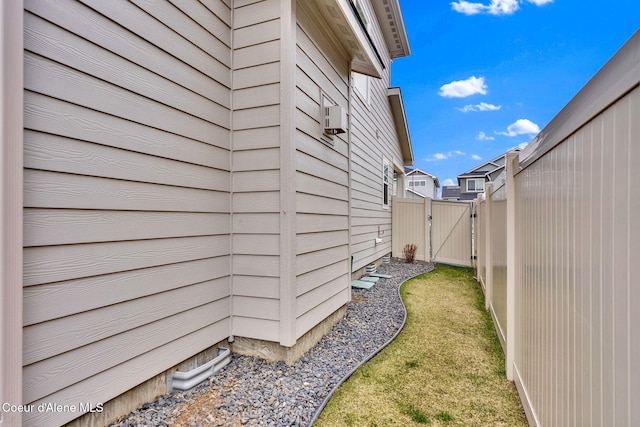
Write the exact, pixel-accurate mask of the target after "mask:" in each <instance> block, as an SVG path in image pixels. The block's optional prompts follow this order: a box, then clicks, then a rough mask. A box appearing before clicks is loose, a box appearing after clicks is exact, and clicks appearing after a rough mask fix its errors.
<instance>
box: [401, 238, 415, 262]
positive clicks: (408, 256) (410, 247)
mask: <svg viewBox="0 0 640 427" xmlns="http://www.w3.org/2000/svg"><path fill="white" fill-rule="evenodd" d="M417 250H418V247H417V246H416V245H414V244H413V243H411V244H406V245H404V249H403V250H402V256H403V257H404V260H405V261H406V262H407V263H409V264H413V261H415V259H416V251H417Z"/></svg>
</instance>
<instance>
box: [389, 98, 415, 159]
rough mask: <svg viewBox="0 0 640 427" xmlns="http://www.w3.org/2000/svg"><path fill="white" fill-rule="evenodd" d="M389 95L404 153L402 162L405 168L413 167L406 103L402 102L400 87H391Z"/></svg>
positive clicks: (401, 148) (399, 140)
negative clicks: (405, 109)
mask: <svg viewBox="0 0 640 427" xmlns="http://www.w3.org/2000/svg"><path fill="white" fill-rule="evenodd" d="M387 95H388V96H389V104H390V105H391V113H392V115H393V121H394V123H395V125H396V133H397V135H398V142H399V143H400V151H401V152H402V161H403V163H404V166H412V165H413V164H414V163H415V160H414V158H413V148H412V147H411V137H410V136H409V126H408V124H407V116H406V114H405V111H404V103H403V102H402V93H401V92H400V88H399V87H391V88H389V89H388V90H387Z"/></svg>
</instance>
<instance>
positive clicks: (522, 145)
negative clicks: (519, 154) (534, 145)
mask: <svg viewBox="0 0 640 427" xmlns="http://www.w3.org/2000/svg"><path fill="white" fill-rule="evenodd" d="M527 145H529V143H528V142H521V143H520V144H518V148H519V149H521V150H524V147H526V146H527Z"/></svg>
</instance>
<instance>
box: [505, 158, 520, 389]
mask: <svg viewBox="0 0 640 427" xmlns="http://www.w3.org/2000/svg"><path fill="white" fill-rule="evenodd" d="M518 161H519V154H518V153H516V152H511V153H507V157H506V161H505V171H506V175H507V176H506V178H507V182H506V185H507V343H506V352H505V353H506V354H505V363H506V372H507V379H508V380H509V381H513V364H514V360H515V349H516V342H515V341H516V322H515V320H516V306H515V305H516V259H517V254H516V251H517V250H518V248H517V245H516V188H515V187H516V182H515V174H516V172H517V170H518Z"/></svg>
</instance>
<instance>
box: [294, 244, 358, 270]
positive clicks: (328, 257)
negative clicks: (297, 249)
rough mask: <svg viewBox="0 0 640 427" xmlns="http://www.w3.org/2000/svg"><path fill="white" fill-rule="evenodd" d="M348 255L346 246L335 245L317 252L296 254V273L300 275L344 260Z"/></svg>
mask: <svg viewBox="0 0 640 427" xmlns="http://www.w3.org/2000/svg"><path fill="white" fill-rule="evenodd" d="M348 257H349V248H348V246H336V247H334V248H329V249H323V250H320V251H317V252H310V253H306V254H301V255H298V257H297V258H296V260H297V265H296V275H301V274H304V273H307V272H309V271H312V270H316V269H318V268H322V267H325V266H327V265H330V264H335V263H336V262H339V261H342V260H345V259H347V258H348Z"/></svg>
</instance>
